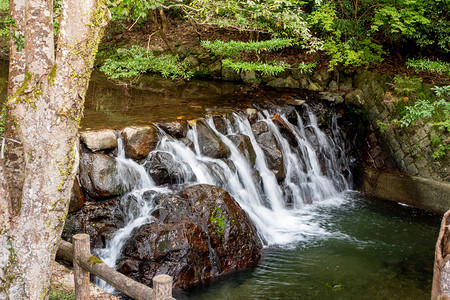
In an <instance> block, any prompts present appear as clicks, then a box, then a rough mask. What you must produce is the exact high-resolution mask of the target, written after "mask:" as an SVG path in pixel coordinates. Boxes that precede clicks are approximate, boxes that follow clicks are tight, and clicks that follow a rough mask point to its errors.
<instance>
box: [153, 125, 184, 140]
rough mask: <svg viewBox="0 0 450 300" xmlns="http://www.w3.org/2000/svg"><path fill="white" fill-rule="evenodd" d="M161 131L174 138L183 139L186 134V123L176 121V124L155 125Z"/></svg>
mask: <svg viewBox="0 0 450 300" xmlns="http://www.w3.org/2000/svg"><path fill="white" fill-rule="evenodd" d="M156 125H158V126H159V127H160V128H161V129H162V130H164V131H165V132H166V133H168V134H170V135H171V136H173V137H174V138H184V137H186V134H187V122H186V121H176V122H167V123H164V122H159V123H156Z"/></svg>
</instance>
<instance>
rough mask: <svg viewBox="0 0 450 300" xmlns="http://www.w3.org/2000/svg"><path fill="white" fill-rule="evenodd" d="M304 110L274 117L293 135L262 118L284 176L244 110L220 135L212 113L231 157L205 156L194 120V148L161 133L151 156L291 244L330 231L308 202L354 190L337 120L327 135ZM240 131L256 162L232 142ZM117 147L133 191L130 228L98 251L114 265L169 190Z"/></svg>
mask: <svg viewBox="0 0 450 300" xmlns="http://www.w3.org/2000/svg"><path fill="white" fill-rule="evenodd" d="M305 112H306V117H305V118H302V117H301V116H300V115H299V114H298V113H296V116H295V118H294V119H293V118H290V119H289V120H291V121H292V122H290V121H289V120H288V118H287V117H286V116H285V115H283V114H281V113H277V114H276V116H277V118H278V121H279V122H281V123H282V124H283V128H282V129H283V130H285V131H287V132H288V134H289V135H290V137H289V138H287V137H286V134H283V133H285V132H283V131H282V130H281V129H280V126H279V124H278V125H277V123H276V122H275V119H274V118H273V116H272V115H271V114H269V112H267V111H263V112H260V113H259V114H258V116H257V118H258V121H260V122H264V123H265V124H266V125H267V128H268V130H269V132H270V133H271V134H272V135H273V137H274V138H275V140H276V144H277V147H278V149H279V150H278V151H279V152H281V154H282V157H283V168H284V172H283V173H284V176H283V178H282V180H280V179H277V177H276V176H275V174H274V172H273V170H271V169H270V168H269V165H268V158H267V156H266V155H265V153H264V150H263V149H262V147H261V145H260V144H259V143H258V141H257V137H256V136H255V134H254V132H253V130H252V126H251V124H250V122H249V120H248V119H247V118H246V117H245V116H243V115H239V114H233V115H231V116H229V117H228V118H226V134H224V133H225V132H224V131H223V130H221V131H222V133H221V132H219V130H218V129H217V128H216V127H215V125H214V121H213V119H212V118H210V119H207V120H206V123H207V124H208V125H209V127H210V130H212V131H213V132H214V133H215V135H217V136H218V137H219V138H220V140H221V141H222V142H223V143H224V144H225V145H226V146H227V147H228V148H229V149H230V152H231V154H230V156H229V158H228V159H223V158H220V159H215V158H211V157H208V156H205V155H203V154H202V151H201V145H200V144H199V138H198V131H197V129H198V128H197V125H196V124H191V126H190V128H189V131H188V134H187V137H188V139H189V140H190V141H191V143H193V147H192V145H191V147H190V146H189V143H186V142H184V143H183V142H182V141H180V140H176V139H174V138H172V137H171V136H169V135H167V134H165V133H164V132H163V131H161V136H160V141H159V143H158V146H157V148H156V150H154V151H153V153H158V152H159V153H164V154H167V155H170V156H171V157H172V159H173V161H175V162H176V166H177V168H178V170H177V174H179V178H178V180H177V181H178V182H177V183H178V184H183V185H190V184H211V185H216V186H219V187H221V188H223V189H225V190H227V191H228V192H229V193H230V194H231V195H232V196H233V198H234V199H235V200H236V201H237V202H238V203H239V205H240V206H241V207H242V208H243V209H244V210H245V211H246V213H247V214H248V215H249V217H250V219H251V220H252V222H253V223H254V224H255V227H256V228H257V231H258V234H259V236H260V238H261V240H262V241H263V243H264V244H265V245H275V244H276V245H287V244H289V243H292V242H295V241H299V240H302V239H303V238H304V237H306V236H309V235H326V234H327V232H326V229H324V228H322V227H321V226H319V225H318V224H317V223H314V222H312V219H314V216H312V215H311V214H308V213H307V211H308V206H310V205H305V204H311V203H313V204H317V203H327V201H328V200H331V201H332V202H339V195H340V192H342V191H343V190H346V189H348V188H349V184H348V182H349V181H348V178H346V176H344V173H348V174H349V162H348V159H347V157H346V155H345V149H346V147H345V142H344V139H343V138H342V136H341V133H340V131H339V128H338V126H337V122H336V117H333V118H332V121H331V126H330V129H331V135H326V134H325V133H324V132H323V131H322V130H321V129H320V128H319V126H318V124H317V118H316V116H315V115H314V114H313V112H312V111H311V110H310V109H309V108H307V107H306V108H305ZM237 135H244V136H247V137H248V138H249V140H250V142H251V147H252V148H253V149H254V153H255V155H256V157H255V161H254V167H252V163H251V162H250V161H249V159H248V157H246V156H245V155H244V153H243V152H242V150H241V149H239V148H238V146H236V144H235V143H234V142H233V141H232V137H233V136H237ZM118 148H119V149H118V156H117V158H116V161H117V164H118V169H119V175H120V176H121V178H122V180H123V182H124V185H125V186H126V187H127V188H128V190H129V192H128V193H127V194H126V195H124V196H123V197H122V199H121V208H122V210H123V213H124V215H125V216H126V220H125V222H126V225H125V227H124V228H122V229H120V230H118V231H117V232H116V233H115V234H114V235H113V237H112V239H111V240H110V241H109V242H108V243H107V246H106V248H105V249H101V250H98V254H99V256H100V257H101V258H102V260H103V261H104V262H105V263H107V264H108V265H110V266H112V267H115V264H116V261H117V259H118V258H119V256H120V253H121V249H122V247H123V245H124V244H125V242H126V240H127V238H128V237H129V236H130V234H131V232H132V230H133V229H135V228H137V227H140V226H142V225H143V224H146V223H150V222H152V218H151V211H152V210H154V209H155V208H156V207H155V204H154V203H153V201H152V199H153V196H154V195H156V194H158V193H168V192H169V191H170V188H169V187H157V186H156V185H155V183H154V181H153V180H152V179H151V177H150V176H149V174H148V173H147V172H146V170H145V168H144V166H143V165H141V164H138V163H136V162H134V161H132V160H130V159H127V158H125V152H124V149H123V145H122V142H121V140H119V147H118ZM150 155H152V153H151V154H150ZM150 155H149V156H150ZM144 164H145V163H144ZM347 177H348V176H347Z"/></svg>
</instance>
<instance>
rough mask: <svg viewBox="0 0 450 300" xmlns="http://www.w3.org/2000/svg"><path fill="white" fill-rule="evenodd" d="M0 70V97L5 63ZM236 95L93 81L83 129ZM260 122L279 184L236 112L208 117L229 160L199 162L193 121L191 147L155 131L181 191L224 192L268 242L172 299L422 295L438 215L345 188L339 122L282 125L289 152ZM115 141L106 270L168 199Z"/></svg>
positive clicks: (221, 103) (203, 109)
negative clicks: (117, 210)
mask: <svg viewBox="0 0 450 300" xmlns="http://www.w3.org/2000/svg"><path fill="white" fill-rule="evenodd" d="M0 65H1V66H3V67H2V68H0V69H1V70H3V71H4V72H3V73H1V72H0V73H1V74H0V96H3V98H4V96H5V93H6V88H5V87H6V84H5V83H6V81H5V80H6V75H7V74H6V70H7V68H6V66H7V63H6V62H0ZM4 79H5V80H4ZM158 80H159V79H158ZM211 88H213V90H211ZM241 89H242V87H240V86H237V85H232V84H226V83H223V84H222V83H220V84H218V83H212V84H208V83H205V84H204V83H192V84H189V85H182V86H179V85H175V86H171V87H170V86H167V82H166V81H164V80H159V81H158V82H157V84H154V82H153V83H148V84H147V83H145V82H144V83H142V84H141V86H140V88H130V87H126V86H122V87H118V86H115V85H112V84H110V83H108V82H106V81H105V80H103V79H102V78H100V77H98V76H94V78H93V81H92V82H91V83H90V89H89V92H88V95H87V99H86V109H85V118H84V119H83V122H82V127H83V128H85V129H87V128H91V129H97V128H102V127H104V126H108V127H121V126H129V125H136V124H148V120H152V121H160V120H161V121H172V120H176V119H191V118H194V117H200V116H202V115H204V114H205V113H211V112H214V113H230V112H231V111H233V110H234V109H235V108H236V107H239V106H240V105H242V102H243V101H242V99H236V101H230V99H232V98H231V97H229V95H233V94H235V93H236V91H239V90H241ZM150 94H151V97H150V96H149V95H150ZM150 99H152V100H150ZM258 118H259V119H260V120H262V121H263V122H265V123H266V124H267V125H268V127H269V128H270V131H271V132H272V133H273V135H274V136H275V137H276V140H277V143H278V146H279V147H280V150H281V151H282V154H283V160H284V162H285V165H284V169H285V179H284V180H283V181H282V182H281V183H280V184H279V183H278V181H277V180H276V179H275V178H274V175H273V173H272V172H271V171H270V170H268V166H267V160H266V157H265V155H264V153H263V151H262V149H261V147H260V146H259V145H258V144H257V142H256V139H255V136H254V134H253V131H252V129H251V127H250V123H249V122H248V120H247V119H246V118H244V117H243V116H241V115H237V114H234V115H233V116H232V118H229V119H227V130H226V131H227V132H226V134H222V133H220V132H218V130H217V129H216V128H215V126H214V125H213V124H214V122H213V120H212V119H209V120H207V123H208V124H209V125H210V126H211V128H212V130H214V131H215V132H216V134H217V135H218V136H220V138H221V139H222V141H223V142H224V143H225V144H226V145H227V146H228V147H229V148H230V150H231V157H230V159H229V160H228V161H224V160H221V159H212V158H209V157H206V156H203V155H201V153H200V145H199V144H198V140H197V131H196V129H197V128H196V125H194V124H192V126H191V128H190V131H189V138H190V139H191V140H192V141H193V142H194V145H193V146H186V145H185V144H184V143H182V142H181V141H178V140H174V139H173V138H171V137H170V136H168V135H165V134H164V133H163V132H162V133H161V139H160V142H159V145H158V149H157V150H155V151H159V152H164V153H167V154H169V155H171V156H172V157H173V158H174V160H175V161H176V162H177V163H178V168H179V169H178V174H179V178H178V183H179V184H195V183H209V184H215V185H218V186H221V187H223V188H225V189H226V190H228V191H229V192H230V193H231V194H232V195H233V196H234V198H235V199H236V200H237V201H238V202H239V204H240V205H241V207H242V208H243V209H245V211H246V212H247V213H248V215H249V216H250V217H251V219H252V221H253V222H254V223H255V226H256V227H257V228H258V233H259V235H260V238H261V239H262V240H263V241H264V244H265V248H264V249H263V258H262V260H261V263H260V264H259V266H258V267H257V268H255V269H254V270H249V271H243V272H239V273H236V274H233V275H231V276H229V277H227V278H224V279H223V280H221V281H219V282H216V283H214V284H211V285H208V286H202V287H198V288H196V289H194V290H191V291H186V292H177V293H176V294H175V296H176V297H177V299H233V300H234V299H429V297H430V290H431V279H432V267H433V259H434V245H435V241H436V239H437V235H438V228H439V222H440V216H436V215H433V214H431V213H428V212H424V211H420V210H416V209H413V208H411V207H406V206H402V205H398V204H395V203H391V202H385V201H382V200H378V199H369V198H367V197H365V196H364V195H361V194H359V193H357V192H354V191H351V190H350V189H351V184H350V182H351V181H352V178H351V177H350V174H349V172H348V168H349V157H348V156H347V155H346V147H347V146H348V145H346V144H345V140H344V139H343V137H342V136H341V133H340V131H339V128H338V127H337V125H336V119H333V122H331V124H330V130H329V131H328V132H327V134H325V133H324V132H323V131H322V130H321V129H320V128H319V126H317V120H316V116H314V114H312V113H311V112H310V113H309V114H307V115H305V116H303V117H299V118H298V119H297V122H295V123H296V124H292V123H291V122H286V124H288V125H289V127H290V129H291V130H290V131H291V132H293V133H294V134H295V141H296V147H292V145H290V143H289V142H288V141H287V140H286V139H285V137H284V136H283V134H282V133H281V132H280V130H279V128H278V127H277V126H276V125H275V124H274V122H273V121H272V119H271V117H270V115H269V114H268V113H267V112H260V114H259V116H258ZM283 118H284V121H287V120H286V119H285V117H284V116H283ZM291 121H292V120H291ZM330 133H331V134H330ZM236 134H244V135H247V136H249V138H250V140H251V144H252V145H253V148H254V150H255V153H256V161H255V166H254V167H253V168H252V167H251V164H249V161H248V159H247V157H244V156H243V155H242V153H241V152H240V151H239V150H238V149H237V148H236V146H234V144H233V143H232V141H231V139H230V137H231V136H233V135H236ZM120 143H121V141H119V149H118V155H117V162H118V165H119V172H120V174H121V177H122V178H123V180H124V181H125V182H126V184H127V185H128V186H129V193H128V194H127V195H125V196H124V197H122V200H121V204H120V205H121V208H122V210H123V211H124V214H125V215H126V226H125V227H124V228H122V229H120V230H118V231H117V232H116V233H115V234H114V235H113V237H112V239H111V240H110V241H109V243H108V248H107V249H102V250H99V254H100V256H102V258H103V260H104V261H105V262H107V263H108V264H109V265H111V266H114V265H115V262H116V261H117V259H118V257H119V256H120V249H121V248H122V246H123V244H124V242H125V241H126V238H127V237H128V236H129V235H130V233H131V231H132V230H133V228H136V227H139V226H141V225H142V224H145V223H148V222H151V221H152V220H151V218H150V217H149V215H150V212H151V211H152V210H153V209H154V208H155V207H154V206H153V204H152V201H149V199H151V196H152V195H154V194H155V193H169V192H170V191H171V190H170V188H169V187H167V186H166V187H158V186H156V185H155V183H154V182H153V180H152V179H151V177H150V176H149V175H148V174H147V173H146V171H145V168H144V167H143V166H142V165H140V164H138V163H136V162H134V161H132V160H129V159H127V158H125V154H124V151H123V147H122V145H121V144H120ZM230 162H232V163H230ZM149 195H150V197H149ZM145 199H146V200H145Z"/></svg>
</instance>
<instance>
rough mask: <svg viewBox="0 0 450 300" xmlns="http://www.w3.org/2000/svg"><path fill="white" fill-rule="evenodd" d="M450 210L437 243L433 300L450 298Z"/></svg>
mask: <svg viewBox="0 0 450 300" xmlns="http://www.w3.org/2000/svg"><path fill="white" fill-rule="evenodd" d="M449 227H450V210H449V211H447V212H446V213H445V214H444V216H443V217H442V223H441V229H440V231H439V237H438V240H437V242H436V250H435V254H434V268H433V288H432V291H431V299H432V300H436V299H439V298H440V297H441V296H442V297H443V298H444V296H447V297H450V230H449Z"/></svg>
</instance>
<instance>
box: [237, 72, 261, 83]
mask: <svg viewBox="0 0 450 300" xmlns="http://www.w3.org/2000/svg"><path fill="white" fill-rule="evenodd" d="M239 75H240V77H241V79H242V81H243V82H245V83H259V82H261V78H259V77H258V75H257V74H256V72H255V71H254V70H250V71H242V72H240V74H239Z"/></svg>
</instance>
